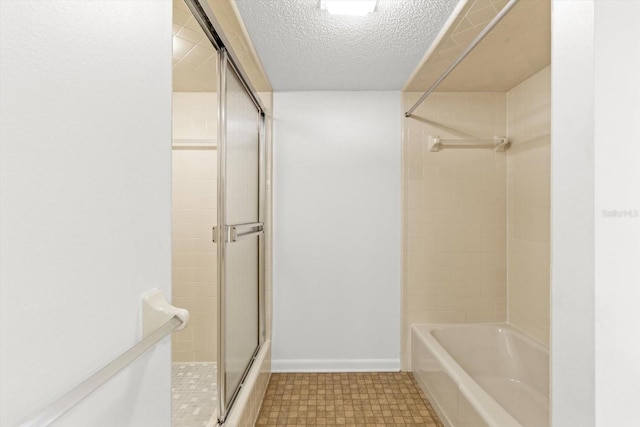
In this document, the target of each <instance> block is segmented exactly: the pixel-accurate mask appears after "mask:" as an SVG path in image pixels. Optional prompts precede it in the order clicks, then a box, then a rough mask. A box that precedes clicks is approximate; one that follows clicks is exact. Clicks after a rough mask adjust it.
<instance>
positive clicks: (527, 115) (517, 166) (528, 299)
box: [507, 67, 551, 344]
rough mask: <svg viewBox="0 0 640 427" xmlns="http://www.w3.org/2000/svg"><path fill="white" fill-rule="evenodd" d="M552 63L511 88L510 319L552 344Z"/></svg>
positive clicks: (533, 335) (509, 183)
mask: <svg viewBox="0 0 640 427" xmlns="http://www.w3.org/2000/svg"><path fill="white" fill-rule="evenodd" d="M550 92H551V84H550V67H546V68H544V69H543V70H542V71H540V72H538V73H536V74H534V75H533V76H532V77H530V78H529V79H527V80H525V81H524V82H523V83H521V84H520V85H518V86H516V87H515V88H513V89H512V90H510V91H509V92H508V93H507V128H508V135H509V138H510V139H511V141H512V145H511V149H510V150H509V151H508V203H509V204H508V211H509V214H508V217H509V222H508V223H509V227H508V272H509V273H508V276H509V278H508V283H509V284H508V294H509V297H508V307H509V321H510V322H511V323H512V324H513V325H515V326H516V327H518V328H519V329H521V330H523V331H524V332H525V333H527V334H529V335H530V336H532V337H534V338H535V339H537V340H539V341H541V342H542V343H544V344H548V343H549V316H550V315H549V292H550V234H551V231H550V175H551V174H550V167H551V159H550V131H551V128H550V122H551V109H550Z"/></svg>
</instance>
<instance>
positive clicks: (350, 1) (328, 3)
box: [320, 0, 377, 16]
mask: <svg viewBox="0 0 640 427" xmlns="http://www.w3.org/2000/svg"><path fill="white" fill-rule="evenodd" d="M376 2H377V0H320V9H325V10H326V11H327V12H329V13H330V14H332V15H352V16H366V15H367V14H369V13H371V12H373V11H374V10H375V9H376Z"/></svg>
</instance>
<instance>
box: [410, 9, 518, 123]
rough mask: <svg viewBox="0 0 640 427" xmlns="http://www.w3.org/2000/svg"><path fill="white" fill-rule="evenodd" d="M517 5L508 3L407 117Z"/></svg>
mask: <svg viewBox="0 0 640 427" xmlns="http://www.w3.org/2000/svg"><path fill="white" fill-rule="evenodd" d="M516 3H518V0H509V3H507V4H506V5H505V6H504V7H503V8H502V10H501V11H500V12H498V14H497V15H496V16H495V17H494V18H493V19H492V20H491V22H489V23H488V24H487V26H486V27H484V28H483V29H482V31H480V33H479V34H478V35H477V36H476V38H474V39H473V40H472V41H471V43H470V44H469V46H467V47H466V48H465V50H464V51H462V53H461V54H460V56H458V57H457V58H456V60H455V61H453V63H452V64H451V65H449V68H447V69H446V70H445V72H444V73H442V75H441V76H440V77H438V79H437V80H436V81H435V82H434V83H433V84H432V85H431V87H430V88H429V89H427V91H426V92H425V93H423V94H422V96H421V97H420V99H418V101H417V102H416V103H415V104H413V107H411V108H409V110H408V111H407V112H406V113H404V116H405V117H411V114H412V113H413V112H414V111H415V109H416V108H418V107H419V106H420V104H422V103H423V102H424V100H425V99H427V97H428V96H429V95H431V92H433V91H434V90H435V89H436V88H437V87H438V86H439V85H440V83H442V81H443V80H444V79H446V78H447V76H448V75H449V74H451V72H452V71H453V70H454V69H455V68H456V67H457V66H458V64H460V63H461V62H462V61H463V60H464V58H466V57H467V55H469V54H470V53H471V51H472V50H473V49H475V47H476V46H477V45H478V43H480V42H481V41H482V39H484V38H485V37H486V35H487V34H489V32H490V31H491V30H492V29H493V27H495V26H496V25H497V24H498V22H500V21H501V20H502V18H504V16H505V15H506V14H507V13H508V12H509V11H510V10H511V9H512V8H513V6H515V5H516Z"/></svg>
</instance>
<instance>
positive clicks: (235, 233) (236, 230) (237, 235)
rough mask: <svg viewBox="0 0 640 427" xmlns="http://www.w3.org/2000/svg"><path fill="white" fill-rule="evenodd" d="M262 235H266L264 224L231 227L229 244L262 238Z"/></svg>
mask: <svg viewBox="0 0 640 427" xmlns="http://www.w3.org/2000/svg"><path fill="white" fill-rule="evenodd" d="M262 234H264V224H263V223H261V222H252V223H248V224H236V225H230V226H229V233H228V237H229V238H228V239H227V242H237V241H238V240H242V239H246V238H248V237H252V236H261V235H262Z"/></svg>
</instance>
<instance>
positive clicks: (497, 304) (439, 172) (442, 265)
mask: <svg viewBox="0 0 640 427" xmlns="http://www.w3.org/2000/svg"><path fill="white" fill-rule="evenodd" d="M419 96H420V94H419V93H404V94H403V98H404V106H405V108H406V107H408V106H410V105H412V104H413V102H415V100H416V99H417V98H418V97H419ZM505 108H506V95H505V94H504V93H494V92H489V93H442V92H438V93H434V94H432V95H431V97H430V98H429V99H428V100H427V101H426V102H425V103H423V104H422V105H421V106H420V107H419V108H418V109H417V110H416V111H415V113H414V115H413V116H412V117H411V118H408V119H405V121H404V135H403V203H402V206H403V207H402V211H403V212H402V214H403V254H404V256H403V306H404V309H403V337H402V340H403V341H402V362H403V367H404V368H407V367H408V357H407V355H408V354H409V349H408V330H409V325H411V324H413V323H443V322H496V321H505V320H506V317H507V316H506V310H507V309H506V299H507V285H506V281H507V272H506V269H507V262H506V250H507V248H506V235H507V227H506V223H507V202H506V197H507V181H506V178H507V174H506V170H507V155H506V153H504V152H503V153H498V152H494V151H493V150H490V149H489V150H487V149H443V150H442V151H440V152H430V151H428V149H427V139H428V136H429V135H432V136H440V137H442V138H453V139H455V138H469V137H471V138H493V137H494V136H504V135H505V133H506V111H505Z"/></svg>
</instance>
